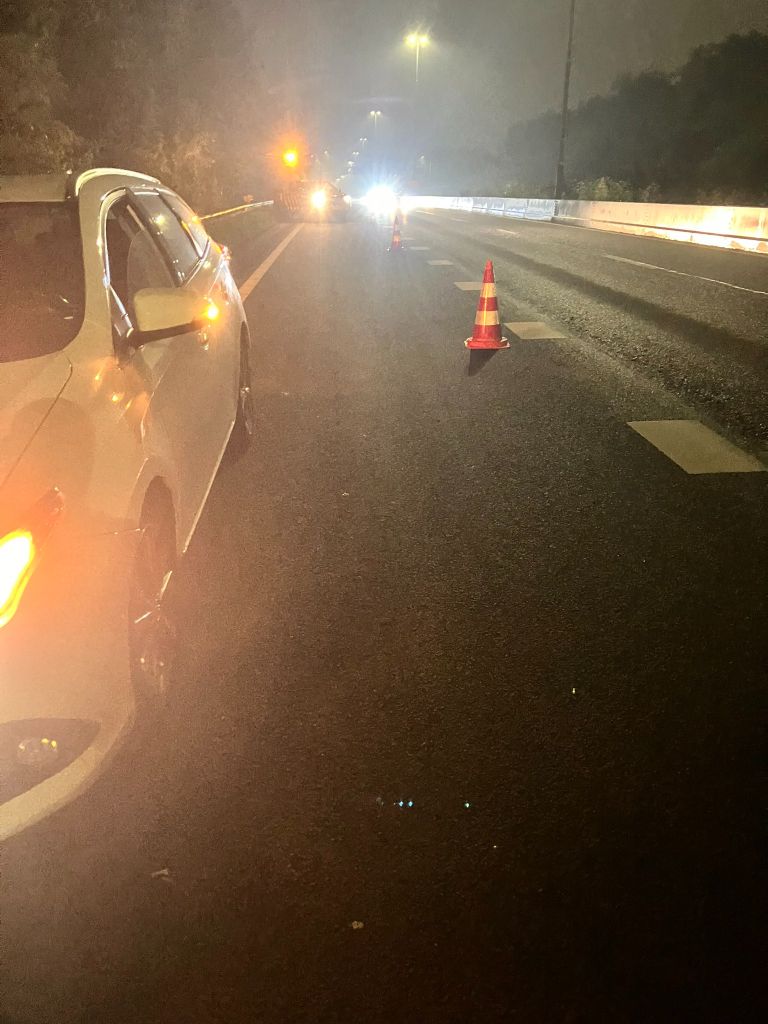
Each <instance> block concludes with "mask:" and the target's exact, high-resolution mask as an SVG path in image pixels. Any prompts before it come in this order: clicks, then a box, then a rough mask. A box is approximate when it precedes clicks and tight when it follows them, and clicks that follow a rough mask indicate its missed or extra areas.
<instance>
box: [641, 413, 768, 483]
mask: <svg viewBox="0 0 768 1024" xmlns="http://www.w3.org/2000/svg"><path fill="white" fill-rule="evenodd" d="M627 426H628V427H631V428H632V430H634V431H636V433H638V434H640V436H641V437H644V438H645V439H646V441H649V442H650V443H651V444H652V445H653V446H654V448H657V449H658V450H659V451H660V452H661V453H662V454H663V455H666V456H667V458H668V459H671V460H672V462H674V463H676V465H678V466H679V467H680V468H681V469H683V470H685V472H686V473H691V474H698V473H760V472H762V471H763V470H764V469H765V466H763V464H762V463H761V462H759V461H758V460H757V459H756V458H754V456H752V455H749V454H748V453H747V452H743V451H742V450H741V449H740V448H737V447H736V445H734V444H731V442H730V441H726V439H725V438H724V437H721V436H720V435H719V434H716V433H715V431H714V430H710V429H709V427H705V426H704V424H703V423H700V422H699V421H698V420H635V421H633V422H631V423H628V424H627Z"/></svg>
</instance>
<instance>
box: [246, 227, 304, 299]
mask: <svg viewBox="0 0 768 1024" xmlns="http://www.w3.org/2000/svg"><path fill="white" fill-rule="evenodd" d="M303 227H304V225H303V224H297V225H296V227H295V228H294V229H293V231H291V233H290V234H288V235H286V236H285V238H284V239H283V240H282V242H280V244H279V245H276V246H275V248H274V249H273V250H272V252H271V253H270V254H269V256H267V258H266V259H265V260H264V262H263V263H260V264H259V266H258V267H256V269H255V270H254V272H253V273H252V274H251V276H250V277H249V278H247V279H246V280H245V281H244V282H243V284H241V285H240V297H241V298H242V300H243V301H245V300H246V299H247V298H248V296H249V295H250V294H251V292H252V291H253V289H254V288H255V287H256V285H257V284H258V283H259V281H260V280H261V279H262V277H264V275H265V274H266V272H267V271H268V270H269V268H270V267H271V266H272V264H273V263H274V262H275V260H277V258H278V257H279V256H280V254H281V253H282V252H284V251H285V250H286V249H287V248H288V246H289V245H290V244H291V242H292V241H293V240H294V238H295V237H296V235H298V233H299V232H300V231H301V229H302V228H303Z"/></svg>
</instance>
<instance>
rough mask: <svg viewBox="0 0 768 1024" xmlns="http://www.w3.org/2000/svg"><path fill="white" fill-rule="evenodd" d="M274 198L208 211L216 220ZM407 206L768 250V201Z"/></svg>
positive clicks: (432, 202)
mask: <svg viewBox="0 0 768 1024" xmlns="http://www.w3.org/2000/svg"><path fill="white" fill-rule="evenodd" d="M271 205H272V203H271V201H268V202H262V203H248V204H246V205H244V206H235V207H233V208H232V209H230V210H221V211H219V212H218V213H212V214H208V215H207V216H206V217H201V218H200V219H201V220H212V219H213V218H216V217H224V216H228V215H229V214H233V213H242V212H243V211H245V210H252V209H255V208H257V207H259V206H271ZM403 208H404V209H411V210H414V209H419V208H421V209H435V210H463V211H465V212H467V213H470V212H471V213H485V214H488V215H490V216H493V217H516V218H519V219H523V220H540V221H541V220H543V221H547V220H550V221H551V220H554V221H557V222H559V223H563V224H580V225H583V226H584V227H589V228H595V229H597V230H600V231H618V232H620V233H622V234H630V235H647V236H650V237H654V238H667V239H672V240H673V241H681V242H694V243H697V244H698V245H711V246H717V247H719V248H723V249H741V250H744V251H745V252H760V253H768V207H764V206H692V205H689V206H686V205H676V204H673V203H602V202H594V201H588V200H584V199H560V200H557V201H555V200H554V199H523V198H521V199H516V198H506V197H503V196H406V197H404V202H403Z"/></svg>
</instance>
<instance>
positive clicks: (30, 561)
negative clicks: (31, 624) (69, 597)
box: [0, 530, 37, 627]
mask: <svg viewBox="0 0 768 1024" xmlns="http://www.w3.org/2000/svg"><path fill="white" fill-rule="evenodd" d="M36 556H37V548H36V546H35V538H34V537H33V536H32V534H31V533H30V532H29V531H28V530H14V532H13V533H8V534H6V535H5V537H3V538H1V539H0V627H2V626H5V625H7V624H8V623H9V622H10V621H11V619H12V618H13V616H14V615H15V614H16V610H17V608H18V607H19V601H20V600H21V598H22V595H23V593H24V590H25V589H26V586H27V583H28V582H29V578H30V576H31V575H32V570H33V568H34V565H35V558H36Z"/></svg>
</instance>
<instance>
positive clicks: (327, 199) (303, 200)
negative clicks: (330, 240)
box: [275, 181, 352, 220]
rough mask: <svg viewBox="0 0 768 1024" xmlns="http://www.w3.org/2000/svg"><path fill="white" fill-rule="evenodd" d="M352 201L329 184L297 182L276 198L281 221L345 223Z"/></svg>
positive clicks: (326, 182)
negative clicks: (334, 221)
mask: <svg viewBox="0 0 768 1024" xmlns="http://www.w3.org/2000/svg"><path fill="white" fill-rule="evenodd" d="M351 204H352V201H351V199H350V198H349V196H347V195H345V194H344V193H343V192H341V191H340V190H339V189H338V188H336V186H335V185H332V184H331V183H330V182H329V181H296V182H293V183H291V184H290V185H286V186H285V188H283V189H282V190H281V191H280V192H279V193H278V195H277V197H276V199H275V206H276V208H277V212H278V215H279V216H280V217H281V218H282V219H283V220H346V218H347V217H348V216H349V211H350V209H351Z"/></svg>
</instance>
